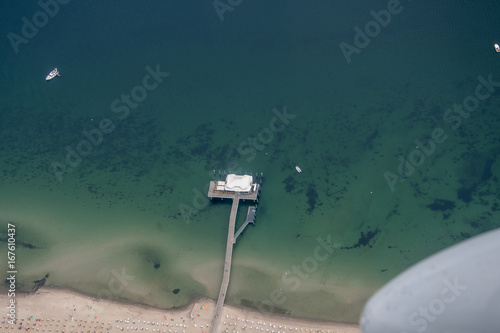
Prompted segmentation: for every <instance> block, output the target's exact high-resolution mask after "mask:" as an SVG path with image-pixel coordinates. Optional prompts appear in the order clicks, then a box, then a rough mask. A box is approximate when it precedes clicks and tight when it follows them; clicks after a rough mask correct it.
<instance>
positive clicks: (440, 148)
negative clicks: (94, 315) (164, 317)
mask: <svg viewBox="0 0 500 333" xmlns="http://www.w3.org/2000/svg"><path fill="white" fill-rule="evenodd" d="M403 5H404V8H405V9H404V10H403V11H402V12H401V13H400V14H398V15H397V16H394V17H393V20H392V21H391V23H390V24H389V25H388V26H387V27H385V28H384V29H383V30H381V32H380V34H379V35H378V36H376V37H375V38H373V39H372V40H371V41H370V44H369V45H368V46H366V48H363V49H361V50H360V52H359V53H355V54H353V55H352V59H351V60H352V61H351V62H350V63H347V61H346V59H345V57H344V55H343V54H342V51H341V49H340V47H339V44H340V43H342V42H346V43H351V44H352V43H353V38H354V35H355V31H354V30H353V28H354V27H355V26H360V27H362V26H364V24H366V22H368V21H370V20H372V19H373V18H372V17H371V16H370V10H380V9H382V8H385V7H386V6H387V1H385V2H384V1H380V2H377V3H372V4H370V5H366V4H361V2H355V3H350V4H328V5H326V4H319V3H318V4H309V5H307V6H305V5H303V4H298V3H290V2H284V1H282V2H278V3H276V4H274V5H273V4H260V5H258V4H250V3H246V2H243V3H242V4H241V5H240V6H238V7H236V8H235V9H234V11H232V12H226V14H225V15H226V16H225V17H226V18H225V20H224V21H223V22H220V20H219V17H218V15H217V13H216V12H215V10H214V8H213V7H212V6H211V4H210V3H207V4H205V5H203V6H201V7H200V5H199V4H196V5H195V4H194V3H190V2H187V3H184V4H182V5H180V4H177V5H168V4H163V3H161V2H150V3H148V4H147V5H138V4H135V3H133V2H130V3H123V2H120V3H118V2H111V3H109V2H108V3H107V4H102V5H99V6H101V8H97V7H96V6H98V5H97V4H79V3H69V4H67V5H65V6H61V7H60V12H59V13H58V14H57V15H56V16H55V17H54V18H51V20H50V24H48V25H47V26H46V27H43V28H40V29H39V32H38V34H37V35H36V36H35V37H33V38H32V39H30V40H29V43H27V44H22V45H20V46H19V52H18V53H14V52H13V51H12V50H11V45H9V44H8V40H7V39H6V40H4V42H3V43H4V47H8V51H9V52H2V55H1V56H0V57H1V59H2V62H3V63H4V64H5V66H4V68H3V70H2V72H1V73H0V82H1V88H2V91H3V92H4V93H3V97H4V99H3V104H2V106H1V109H0V140H1V141H0V142H1V145H0V147H1V151H0V152H1V154H0V233H1V234H2V235H4V234H5V233H6V232H7V224H8V223H12V224H14V225H15V226H16V244H17V248H16V265H17V269H18V276H17V287H18V288H19V289H20V290H30V289H31V288H32V287H33V281H35V280H39V279H41V278H42V277H43V276H45V274H50V277H49V279H48V280H47V284H49V285H53V286H58V287H66V288H70V289H73V290H79V291H82V292H85V293H87V294H92V295H96V296H98V297H103V298H110V299H117V300H127V301H131V302H138V303H142V304H147V305H152V306H155V307H160V308H171V307H182V306H185V305H186V304H189V303H190V302H192V301H193V300H195V299H198V298H201V297H209V298H216V297H217V295H218V291H219V288H220V283H221V280H222V269H223V268H222V266H223V261H224V252H225V248H226V239H227V226H228V221H229V213H230V209H231V203H230V202H229V201H223V202H221V201H214V202H211V201H209V200H208V199H207V198H206V196H205V194H206V190H207V186H208V183H209V181H210V180H212V179H214V178H219V177H220V179H223V178H224V174H225V173H228V172H245V173H252V174H253V175H258V177H256V181H259V182H260V175H261V174H263V176H264V177H263V180H262V192H261V196H260V200H259V205H258V210H257V219H256V223H255V225H254V226H249V227H248V228H247V229H246V230H245V231H244V233H243V234H242V235H241V236H240V237H239V238H238V241H237V243H236V245H235V248H234V252H233V266H232V271H231V282H230V285H229V290H228V294H227V298H226V302H227V303H229V304H233V305H237V306H245V307H250V308H253V309H258V310H260V311H268V312H273V313H276V314H280V315H285V316H292V317H302V318H310V319H318V320H328V321H341V322H348V323H356V322H357V320H358V318H359V314H360V312H361V309H362V307H363V304H364V302H365V301H366V300H367V299H368V298H369V297H370V295H371V294H373V293H374V292H375V291H376V290H377V289H378V288H380V287H381V286H382V285H383V284H384V283H385V282H387V281H389V280H390V279H391V278H392V277H394V276H395V275H397V274H398V273H400V272H402V271H403V270H404V269H406V268H408V267H409V266H411V265H412V264H414V263H416V262H418V261H419V260H421V259H423V258H425V257H427V256H429V255H431V254H432V253H435V252H436V251H439V250H441V249H443V248H445V247H448V246H450V245H452V244H455V243H457V242H459V241H461V240H464V239H467V238H469V237H472V236H474V235H476V234H479V233H481V232H484V231H487V230H491V229H494V228H497V227H499V225H500V223H499V220H498V211H499V209H498V207H500V206H499V205H500V202H499V199H498V188H499V180H498V179H500V160H499V159H498V153H499V149H498V145H497V142H498V139H499V135H500V134H499V133H498V131H497V128H498V125H499V120H500V119H499V115H498V109H499V106H500V99H499V94H498V92H499V91H500V90H499V88H498V86H497V84H496V82H498V81H500V71H499V70H498V68H499V67H498V62H499V61H500V56H499V55H498V54H496V53H495V51H494V49H493V42H492V41H493V40H494V39H495V38H498V36H494V33H496V32H497V31H500V29H499V28H500V27H499V26H498V24H499V23H498V20H497V19H496V17H493V16H494V15H493V14H492V13H496V12H497V10H498V8H496V6H498V5H497V4H496V3H495V2H492V1H491V2H488V3H484V4H483V5H482V6H481V7H480V8H478V6H477V5H475V4H461V5H457V4H456V3H455V2H451V1H445V2H441V3H440V4H439V5H438V7H439V8H436V7H434V6H435V5H433V6H431V5H429V4H423V3H415V2H412V3H410V2H408V3H404V4H403ZM169 6H175V8H170V7H169ZM303 6H304V7H303ZM325 6H326V7H325ZM372 7H373V8H372ZM12 10H13V11H11V12H9V13H8V16H9V19H8V20H7V19H5V20H0V22H2V23H0V26H1V27H2V29H3V31H4V35H6V34H7V33H8V32H9V31H14V32H16V33H20V32H19V31H20V29H21V25H22V21H21V19H20V18H21V17H23V16H26V17H31V16H30V15H32V13H35V12H36V11H37V10H40V8H39V7H38V6H37V5H36V4H33V5H26V7H21V6H20V7H19V8H15V9H12ZM111 10H113V12H116V13H117V14H116V15H114V16H112V15H110V14H108V13H109V12H110V11H111ZM304 12H307V13H308V15H309V16H307V17H304V16H303V13H304ZM0 15H2V16H5V15H7V13H6V11H2V14H0ZM12 17H14V18H17V17H19V19H18V20H16V19H12ZM479 22H480V23H481V24H479ZM465 32H467V33H465ZM478 36H479V37H478ZM54 67H58V69H59V70H60V72H61V77H56V78H54V79H53V80H51V81H48V82H46V81H45V80H44V78H45V75H46V74H47V73H48V72H50V70H52V69H53V68H54ZM152 72H153V73H163V74H162V75H159V76H155V75H152ZM165 73H168V75H167V74H165ZM148 75H149V76H148ZM481 77H482V78H485V80H490V81H493V82H494V84H493V85H491V86H487V85H485V84H484V83H482V82H483V80H482V79H481ZM144 82H146V84H145V83H144ZM153 83H156V84H157V85H155V87H154V88H151V87H152V85H153ZM480 84H482V86H481V87H482V88H481V91H482V92H484V93H486V92H488V94H489V96H488V97H487V98H485V99H484V100H481V101H479V102H478V103H479V104H478V106H477V107H476V108H475V109H474V111H472V112H470V114H469V115H468V116H467V117H463V116H460V117H459V115H458V114H456V113H455V114H453V115H454V117H455V118H449V117H445V115H448V116H450V113H447V110H448V109H452V108H453V105H454V103H462V101H464V100H465V98H466V97H468V96H471V95H473V94H474V92H475V91H476V89H477V87H478V85H480ZM145 86H148V87H150V88H151V89H149V88H148V89H146V88H143V89H142V90H141V88H140V87H145ZM137 87H139V88H137ZM144 91H145V92H146V93H145V95H144V96H141V95H140V94H141V93H144ZM124 95H128V96H129V98H132V99H133V100H132V102H131V103H132V104H129V103H127V102H126V100H124V99H123V96H124ZM130 96H132V97H130ZM134 96H135V97H134ZM115 101H118V102H115ZM119 108H120V109H119ZM125 109H128V113H126V112H125V111H124V110H125ZM108 120H109V121H108ZM103 121H104V123H103ZM458 121H460V123H458ZM103 124H107V125H108V126H110V125H109V124H112V128H113V129H112V130H110V128H111V127H109V128H108V129H109V130H108V133H105V132H106V131H104V132H103V131H102V130H103V127H104V128H106V126H103ZM97 129H99V130H100V131H101V132H100V134H97V133H99V132H98V131H97ZM435 129H440V130H441V131H442V133H443V135H445V136H446V139H445V140H443V141H442V142H441V143H439V142H434V141H430V140H429V138H431V137H432V133H433V131H434V130H435ZM92 140H94V142H92ZM255 140H257V141H255ZM254 142H256V143H255V144H254ZM419 145H420V146H419ZM415 151H416V152H415ZM77 152H78V153H79V155H75V154H76V153H77ZM422 152H424V153H422ZM68 154H69V155H68ZM417 157H418V160H417V159H416V158H417ZM402 159H404V162H401V161H402ZM408 163H410V164H408ZM296 165H298V166H300V168H301V169H302V170H303V172H302V173H300V174H299V173H297V171H296V169H295V166H296ZM409 165H411V168H410V167H409ZM404 168H406V169H405V170H403V169H404ZM61 170H62V171H61ZM214 171H215V173H214ZM219 175H220V176H219ZM394 177H396V178H394ZM395 179H396V181H395ZM247 207H248V203H243V204H242V205H241V206H240V209H239V212H238V220H237V227H238V226H239V225H241V224H242V223H243V221H244V219H245V213H246V211H247ZM318 239H321V240H322V241H319V240H318ZM0 240H1V241H0V255H1V256H3V257H6V255H7V246H6V243H5V241H4V240H5V238H4V237H0ZM324 243H326V244H328V246H330V248H329V249H331V251H330V252H329V251H328V250H326V249H325V248H324V247H323V248H321V250H317V248H318V246H321V244H324ZM318 251H321V252H318ZM318 253H320V254H321V256H320V257H319V256H318ZM318 258H321V259H318ZM6 265H7V264H6V262H5V261H3V260H2V261H0V272H2V273H0V274H3V275H1V276H5V274H6V272H7V266H6ZM5 287H6V285H3V286H2V288H5ZM174 291H176V292H174ZM277 295H279V296H277Z"/></svg>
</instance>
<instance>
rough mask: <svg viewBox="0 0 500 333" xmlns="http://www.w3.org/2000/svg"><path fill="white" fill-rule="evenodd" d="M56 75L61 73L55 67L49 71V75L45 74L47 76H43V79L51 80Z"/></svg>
mask: <svg viewBox="0 0 500 333" xmlns="http://www.w3.org/2000/svg"><path fill="white" fill-rule="evenodd" d="M56 76H61V74H59V70H58V69H57V68H54V69H53V70H52V72H50V73H49V75H47V77H46V78H45V80H47V81H48V80H52V79H53V78H55V77H56Z"/></svg>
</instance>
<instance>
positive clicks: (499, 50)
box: [494, 44, 500, 52]
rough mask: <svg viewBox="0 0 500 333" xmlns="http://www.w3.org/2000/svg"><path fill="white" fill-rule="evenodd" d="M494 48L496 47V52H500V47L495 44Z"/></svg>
mask: <svg viewBox="0 0 500 333" xmlns="http://www.w3.org/2000/svg"><path fill="white" fill-rule="evenodd" d="M494 46H495V51H497V52H500V45H498V44H495V45H494Z"/></svg>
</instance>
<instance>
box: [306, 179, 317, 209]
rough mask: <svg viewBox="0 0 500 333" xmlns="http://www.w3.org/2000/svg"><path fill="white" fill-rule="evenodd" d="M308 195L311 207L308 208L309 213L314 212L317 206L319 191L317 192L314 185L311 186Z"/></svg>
mask: <svg viewBox="0 0 500 333" xmlns="http://www.w3.org/2000/svg"><path fill="white" fill-rule="evenodd" d="M306 196H307V203H308V204H309V208H308V209H307V213H308V214H312V212H313V211H314V209H315V208H316V204H317V200H318V192H316V189H315V188H314V186H312V185H311V186H310V187H309V189H308V190H307V192H306ZM319 205H321V203H319V204H318V206H319Z"/></svg>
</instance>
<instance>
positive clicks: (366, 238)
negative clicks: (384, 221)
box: [342, 228, 380, 250]
mask: <svg viewBox="0 0 500 333" xmlns="http://www.w3.org/2000/svg"><path fill="white" fill-rule="evenodd" d="M379 232H380V229H378V228H377V229H375V230H368V231H367V232H366V234H365V233H364V232H363V231H361V235H360V236H359V239H358V242H357V243H356V244H354V245H353V246H344V247H342V250H352V249H355V248H357V247H361V246H367V245H368V247H370V248H371V247H372V245H369V243H370V241H371V240H372V239H373V238H374V237H375V236H377V234H378V233H379Z"/></svg>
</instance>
